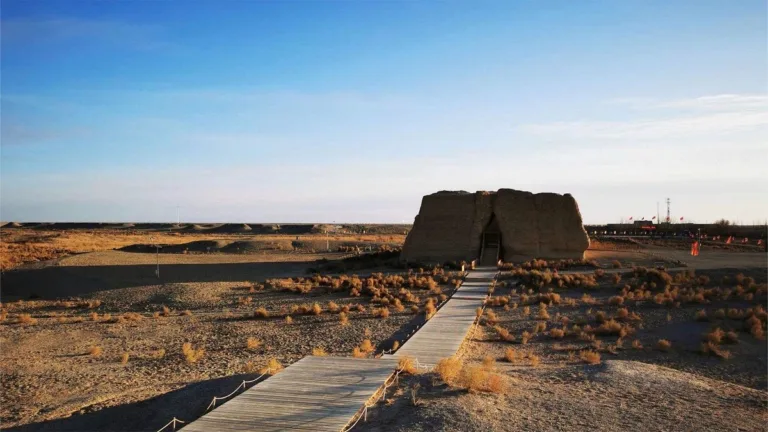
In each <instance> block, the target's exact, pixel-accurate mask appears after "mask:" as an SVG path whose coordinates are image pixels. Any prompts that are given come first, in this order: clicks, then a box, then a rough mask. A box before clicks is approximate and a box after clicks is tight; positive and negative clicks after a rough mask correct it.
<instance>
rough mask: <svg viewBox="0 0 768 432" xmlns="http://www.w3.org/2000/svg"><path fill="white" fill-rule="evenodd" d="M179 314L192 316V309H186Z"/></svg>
mask: <svg viewBox="0 0 768 432" xmlns="http://www.w3.org/2000/svg"><path fill="white" fill-rule="evenodd" d="M179 315H181V316H192V311H191V310H189V309H186V310H185V311H184V312H182V313H180V314H179Z"/></svg>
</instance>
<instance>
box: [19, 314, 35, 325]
mask: <svg viewBox="0 0 768 432" xmlns="http://www.w3.org/2000/svg"><path fill="white" fill-rule="evenodd" d="M17 322H18V323H19V324H22V325H35V324H37V318H33V317H32V315H30V314H28V313H23V314H19V318H18V320H17Z"/></svg>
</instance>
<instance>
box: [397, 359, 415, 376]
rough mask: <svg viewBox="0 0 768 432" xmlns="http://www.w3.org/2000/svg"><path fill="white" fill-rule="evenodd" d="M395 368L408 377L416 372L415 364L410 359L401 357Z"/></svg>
mask: <svg viewBox="0 0 768 432" xmlns="http://www.w3.org/2000/svg"><path fill="white" fill-rule="evenodd" d="M397 368H398V369H399V370H401V371H403V372H405V373H407V374H410V375H415V374H416V372H417V371H418V369H417V368H416V362H415V361H414V360H413V359H412V358H410V357H401V358H400V360H398V362H397Z"/></svg>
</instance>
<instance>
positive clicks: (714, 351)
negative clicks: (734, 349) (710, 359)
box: [701, 341, 733, 360]
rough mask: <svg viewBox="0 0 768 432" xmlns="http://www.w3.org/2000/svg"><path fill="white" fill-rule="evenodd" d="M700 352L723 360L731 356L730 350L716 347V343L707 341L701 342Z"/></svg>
mask: <svg viewBox="0 0 768 432" xmlns="http://www.w3.org/2000/svg"><path fill="white" fill-rule="evenodd" d="M701 352H702V354H710V355H714V356H717V357H720V358H722V359H725V360H728V359H729V358H731V357H732V356H733V355H732V354H731V352H730V351H728V350H724V349H720V347H718V346H717V344H715V343H713V342H709V341H708V342H702V343H701Z"/></svg>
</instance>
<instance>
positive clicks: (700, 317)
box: [696, 309, 709, 321]
mask: <svg viewBox="0 0 768 432" xmlns="http://www.w3.org/2000/svg"><path fill="white" fill-rule="evenodd" d="M696 321H709V317H708V316H707V311H706V310H704V309H701V310H699V311H697V312H696Z"/></svg>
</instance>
